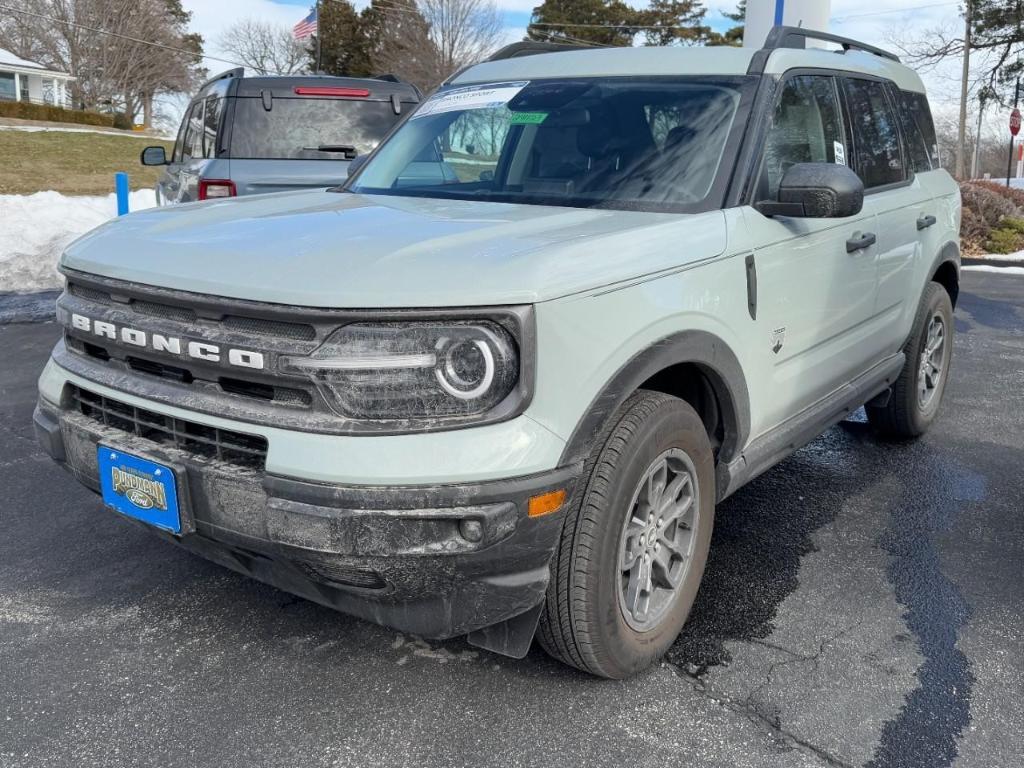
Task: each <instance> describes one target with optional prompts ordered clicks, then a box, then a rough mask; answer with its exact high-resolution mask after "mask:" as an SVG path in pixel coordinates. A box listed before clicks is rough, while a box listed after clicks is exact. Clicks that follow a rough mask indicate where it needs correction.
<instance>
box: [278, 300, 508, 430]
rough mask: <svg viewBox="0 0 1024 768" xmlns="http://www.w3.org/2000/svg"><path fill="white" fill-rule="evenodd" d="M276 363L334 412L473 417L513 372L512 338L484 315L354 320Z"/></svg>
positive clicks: (393, 417)
mask: <svg viewBox="0 0 1024 768" xmlns="http://www.w3.org/2000/svg"><path fill="white" fill-rule="evenodd" d="M280 365H281V370H282V371H283V372H286V373H302V374H305V375H306V376H309V377H310V378H311V379H312V380H313V381H314V382H315V384H316V386H317V388H318V389H319V391H320V393H321V394H322V395H323V397H324V399H325V400H326V401H327V402H328V403H329V404H330V406H331V408H332V409H334V410H335V411H336V412H337V413H338V414H339V415H341V416H345V417H348V418H351V419H368V420H385V421H406V420H415V419H436V418H445V417H452V418H456V419H457V418H459V417H474V416H480V415H482V414H485V413H487V412H489V411H491V410H493V409H494V408H496V407H497V406H498V405H499V404H501V403H502V402H503V401H504V400H505V399H506V398H508V397H509V395H510V394H512V393H513V391H514V390H515V388H516V384H517V382H518V380H519V377H520V371H519V368H520V360H519V352H518V349H517V346H516V340H515V339H514V338H513V336H512V335H511V334H510V333H509V331H508V330H507V329H505V328H503V327H502V326H501V325H499V324H498V323H496V322H491V321H489V320H480V321H477V320H472V321H465V322H459V321H451V322H447V321H439V322H436V323H433V322H432V323H420V322H417V323H373V324H370V323H354V324H352V325H346V326H344V327H343V328H341V329H339V330H337V331H335V332H334V333H333V334H331V336H329V337H328V338H327V340H326V341H325V342H324V343H323V344H322V345H321V346H320V347H319V349H317V350H316V352H314V353H313V354H312V355H310V356H309V357H286V358H282V360H281V362H280Z"/></svg>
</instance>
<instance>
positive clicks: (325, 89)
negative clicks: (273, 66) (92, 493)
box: [295, 85, 370, 99]
mask: <svg viewBox="0 0 1024 768" xmlns="http://www.w3.org/2000/svg"><path fill="white" fill-rule="evenodd" d="M295 93H296V95H298V96H343V97H346V98H349V99H365V98H366V97H367V96H369V95H370V92H369V91H368V90H366V89H365V88H333V87H329V86H324V85H313V86H309V85H307V86H302V85H297V86H295Z"/></svg>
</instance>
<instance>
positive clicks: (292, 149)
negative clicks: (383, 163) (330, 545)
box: [230, 97, 399, 160]
mask: <svg viewBox="0 0 1024 768" xmlns="http://www.w3.org/2000/svg"><path fill="white" fill-rule="evenodd" d="M398 118H399V116H398V115H396V114H395V110H394V108H393V107H392V105H391V102H390V101H371V100H355V99H323V98H319V99H298V98H275V99H274V100H273V102H272V106H271V109H270V110H267V109H264V108H263V100H262V99H260V98H250V97H238V98H236V99H235V118H234V124H233V127H232V131H231V149H230V156H231V157H232V158H235V159H249V158H251V159H260V160H264V159H266V160H296V159H306V160H341V159H344V158H345V157H346V153H345V152H343V151H341V150H339V148H340V147H352V148H354V151H355V152H356V153H358V154H360V155H362V154H366V153H367V152H370V151H371V150H373V149H374V148H375V147H376V146H377V144H378V142H380V140H381V139H382V138H383V137H384V134H385V133H387V132H388V131H389V130H390V129H391V126H393V125H394V124H395V123H396V122H397V121H398ZM320 147H323V148H327V147H331V148H332V149H318V148H320Z"/></svg>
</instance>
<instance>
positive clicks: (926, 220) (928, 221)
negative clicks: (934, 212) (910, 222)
mask: <svg viewBox="0 0 1024 768" xmlns="http://www.w3.org/2000/svg"><path fill="white" fill-rule="evenodd" d="M934 223H935V217H934V216H931V215H929V214H924V213H922V214H921V215H920V216H918V217H917V228H918V229H919V230H920V229H928V227H930V226H932V224H934Z"/></svg>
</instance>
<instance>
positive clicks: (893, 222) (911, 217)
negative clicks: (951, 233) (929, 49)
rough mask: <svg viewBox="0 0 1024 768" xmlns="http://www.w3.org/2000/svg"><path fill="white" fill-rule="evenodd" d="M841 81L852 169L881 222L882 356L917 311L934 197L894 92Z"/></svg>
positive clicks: (867, 81) (870, 82) (861, 81)
mask: <svg viewBox="0 0 1024 768" xmlns="http://www.w3.org/2000/svg"><path fill="white" fill-rule="evenodd" d="M841 82H842V84H843V93H844V95H845V98H846V106H847V112H848V114H849V116H850V124H851V127H852V128H853V150H854V151H853V164H852V165H853V169H854V170H855V171H856V172H857V174H858V175H859V176H860V177H861V180H862V181H863V182H864V192H865V196H864V206H865V208H867V209H868V210H870V211H871V212H872V213H873V214H874V215H875V217H876V220H877V238H878V242H877V246H876V254H877V255H876V258H877V263H878V294H877V299H876V305H875V314H876V316H877V317H878V319H879V321H880V322H879V323H878V326H877V328H878V336H877V339H878V342H879V349H878V353H879V355H880V356H881V355H883V354H885V353H891V352H895V351H896V350H897V349H899V348H900V347H901V346H902V344H903V342H904V341H905V339H906V336H907V333H908V330H909V323H910V322H911V321H912V318H913V315H914V313H915V312H916V310H917V302H918V299H919V298H920V289H919V288H915V287H914V283H915V276H916V275H917V274H918V273H919V272H920V271H921V259H922V258H923V255H922V248H921V243H922V233H923V232H924V231H925V229H926V228H925V227H924V224H925V223H926V222H927V221H928V218H927V217H929V216H934V211H932V210H931V197H932V196H931V194H930V193H929V192H928V190H927V189H926V187H925V186H924V184H923V183H922V181H921V179H920V178H919V177H918V175H917V174H916V173H914V171H913V169H912V167H911V160H912V159H913V158H914V156H915V155H918V154H920V152H921V151H922V150H923V147H916V146H908V144H907V142H906V141H905V138H906V137H904V136H902V134H901V130H900V118H899V116H898V115H899V109H898V107H899V105H898V104H897V103H896V102H895V100H894V97H895V89H894V87H893V86H892V85H891V84H890V83H888V82H886V81H883V80H879V79H874V78H866V77H862V76H859V75H858V76H845V77H843V78H842V79H841ZM924 161H925V162H927V157H925V158H924ZM919 222H920V223H921V224H920V226H921V227H922V229H918V227H919Z"/></svg>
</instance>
